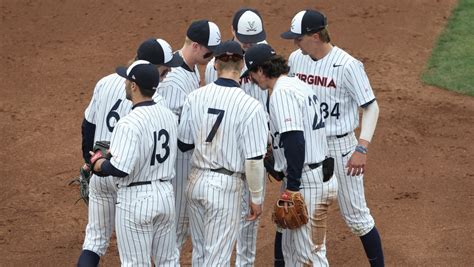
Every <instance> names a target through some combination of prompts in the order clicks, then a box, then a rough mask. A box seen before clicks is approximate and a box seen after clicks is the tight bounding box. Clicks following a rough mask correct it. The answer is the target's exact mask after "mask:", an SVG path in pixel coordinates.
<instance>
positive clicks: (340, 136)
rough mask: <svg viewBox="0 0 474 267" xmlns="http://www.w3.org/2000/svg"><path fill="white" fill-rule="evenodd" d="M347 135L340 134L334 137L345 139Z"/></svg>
mask: <svg viewBox="0 0 474 267" xmlns="http://www.w3.org/2000/svg"><path fill="white" fill-rule="evenodd" d="M348 134H349V133H345V134H341V135H336V138H343V137H346V136H347V135H348Z"/></svg>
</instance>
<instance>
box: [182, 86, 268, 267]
mask: <svg viewBox="0 0 474 267" xmlns="http://www.w3.org/2000/svg"><path fill="white" fill-rule="evenodd" d="M210 109H214V110H219V111H220V112H222V117H221V123H220V124H219V127H218V128H215V131H214V135H213V138H212V140H211V141H206V140H208V138H209V134H210V132H211V129H214V125H216V121H217V120H218V115H216V114H212V113H209V110H210ZM267 136H268V129H267V120H266V116H265V111H264V109H263V106H262V105H261V104H260V103H259V102H258V101H257V100H255V99H254V98H252V97H250V96H248V95H246V94H245V93H244V92H243V91H242V90H241V89H240V88H237V87H223V86H219V85H217V84H215V83H211V84H209V85H207V86H205V87H202V88H200V89H199V90H196V91H194V92H192V93H190V94H189V96H188V99H187V100H186V102H185V104H184V106H183V112H182V114H181V122H180V125H179V139H180V140H181V141H183V142H184V143H188V144H195V149H194V152H193V156H192V160H191V161H192V166H193V168H192V170H191V174H190V175H189V180H188V188H187V199H188V202H189V203H190V205H189V207H190V224H191V236H192V240H193V265H195V266H229V265H230V255H231V252H232V249H233V246H234V243H235V239H236V237H237V233H238V231H239V222H240V221H241V220H240V218H241V216H242V215H241V214H242V212H241V209H242V203H241V202H242V198H243V197H242V187H243V184H244V183H243V182H242V180H241V179H239V178H241V177H240V175H239V174H234V176H235V177H229V176H226V175H223V174H219V173H215V172H211V171H209V169H219V168H226V169H227V170H230V171H233V172H236V173H243V172H244V170H245V167H244V163H245V159H247V158H253V157H256V156H260V155H264V154H265V152H266V143H267ZM255 227H256V225H255Z"/></svg>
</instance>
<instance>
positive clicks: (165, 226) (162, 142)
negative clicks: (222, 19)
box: [91, 60, 179, 266]
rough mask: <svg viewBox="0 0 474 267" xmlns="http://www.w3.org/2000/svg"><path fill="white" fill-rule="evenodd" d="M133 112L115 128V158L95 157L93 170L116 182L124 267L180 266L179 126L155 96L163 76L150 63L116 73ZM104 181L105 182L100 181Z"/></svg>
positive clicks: (112, 142)
mask: <svg viewBox="0 0 474 267" xmlns="http://www.w3.org/2000/svg"><path fill="white" fill-rule="evenodd" d="M117 74H119V75H120V76H122V77H124V78H125V79H126V81H125V90H126V97H127V99H128V100H131V101H132V103H133V107H132V111H131V112H130V113H129V114H128V115H126V116H125V117H123V118H122V119H120V121H119V122H117V124H116V125H115V129H114V131H113V133H112V137H111V140H110V154H111V155H112V157H111V159H107V158H104V157H103V155H102V154H101V153H95V154H94V153H92V152H91V155H92V157H91V164H92V168H93V171H94V172H95V173H97V174H98V175H99V176H106V175H112V176H114V177H117V179H116V183H117V187H118V191H117V205H116V208H117V216H116V219H115V221H116V225H117V231H116V232H117V243H118V248H119V253H120V261H121V264H122V266H151V264H152V262H151V260H152V259H153V262H154V264H155V265H157V266H179V253H178V249H177V248H176V246H175V244H176V233H175V231H174V226H175V224H174V223H175V207H174V193H173V186H172V185H171V182H170V180H171V179H172V178H173V177H174V175H175V171H174V164H175V161H176V151H177V125H178V121H177V119H176V117H175V116H174V115H173V113H172V112H171V111H170V110H169V109H168V108H166V107H164V106H162V105H160V104H156V103H155V102H154V101H153V99H152V96H153V94H154V93H155V91H156V88H157V87H158V83H159V72H158V70H157V69H156V67H155V66H154V65H152V64H151V63H150V62H148V61H145V60H137V61H135V62H134V63H133V64H132V65H130V66H129V67H128V68H125V67H119V68H117ZM98 179H101V178H98Z"/></svg>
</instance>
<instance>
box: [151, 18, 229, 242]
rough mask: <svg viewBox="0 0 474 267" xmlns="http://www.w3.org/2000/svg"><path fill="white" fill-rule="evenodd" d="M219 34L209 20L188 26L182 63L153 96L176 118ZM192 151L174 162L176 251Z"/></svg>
mask: <svg viewBox="0 0 474 267" xmlns="http://www.w3.org/2000/svg"><path fill="white" fill-rule="evenodd" d="M220 38H221V34H220V31H219V28H218V27H217V25H216V24H215V23H213V22H211V21H208V20H198V21H195V22H193V23H191V25H190V26H189V27H188V30H187V33H186V38H185V41H184V45H183V47H182V48H181V50H179V51H178V52H177V53H178V54H180V55H181V57H182V58H183V60H184V61H183V64H181V65H180V66H177V67H175V68H172V70H171V72H170V73H169V74H168V76H167V77H166V79H164V80H163V82H162V83H161V84H160V86H159V88H158V91H157V93H156V94H155V96H154V97H155V98H156V97H162V98H164V100H165V103H166V106H167V107H168V108H169V109H171V111H173V113H174V114H175V115H176V116H177V117H178V118H179V117H180V116H181V110H182V108H183V104H184V101H185V99H186V97H187V95H188V94H189V93H191V92H192V91H194V90H196V89H197V88H199V81H200V76H199V70H198V68H197V65H205V64H207V63H208V62H209V61H210V60H211V58H212V55H213V53H212V51H213V50H214V49H215V48H216V46H217V45H218V44H220V40H221V39H220ZM190 158H191V152H190V151H188V152H181V151H178V157H177V160H176V179H173V181H172V183H173V188H174V190H175V195H176V215H177V220H176V233H177V239H176V241H177V246H178V249H179V251H181V248H182V247H183V245H184V243H185V242H186V239H187V237H188V236H189V216H188V205H187V203H186V197H185V190H186V181H187V177H188V174H189V169H190V168H191V165H190Z"/></svg>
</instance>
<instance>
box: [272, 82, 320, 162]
mask: <svg viewBox="0 0 474 267" xmlns="http://www.w3.org/2000/svg"><path fill="white" fill-rule="evenodd" d="M288 109H292V111H288V112H286V111H285V110H288ZM270 114H271V115H270V117H271V118H279V120H280V121H282V120H283V121H284V122H287V125H282V126H280V128H283V129H281V130H283V131H284V132H286V131H291V130H295V129H296V128H299V129H302V130H303V132H304V139H305V163H307V164H311V163H317V162H321V161H323V160H324V159H325V157H326V156H327V155H328V146H327V141H326V132H325V129H324V126H325V123H324V119H323V117H322V116H321V111H320V108H319V100H318V97H317V96H316V95H315V93H314V92H313V90H312V88H311V87H309V86H308V85H307V84H305V83H304V82H302V81H300V80H299V79H298V78H296V77H281V78H279V79H278V80H277V82H276V84H275V86H274V89H273V93H272V95H271V97H270ZM287 114H289V115H287ZM291 114H296V116H297V118H298V117H300V118H301V119H302V121H301V122H293V121H292V120H294V118H293V117H292V115H291ZM281 116H286V117H284V118H282V117H281ZM274 123H275V122H274V121H272V120H270V125H271V129H275V125H274ZM300 123H302V125H301V124H300ZM287 127H288V129H285V128H287ZM272 135H273V136H274V137H275V140H274V148H275V145H276V144H279V143H280V134H276V133H272ZM277 148H280V149H274V153H279V155H278V156H279V158H281V159H283V158H284V151H283V149H281V147H277ZM280 162H281V161H280ZM278 167H279V169H280V170H283V169H285V167H283V166H278Z"/></svg>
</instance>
